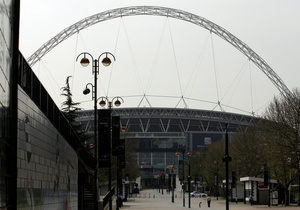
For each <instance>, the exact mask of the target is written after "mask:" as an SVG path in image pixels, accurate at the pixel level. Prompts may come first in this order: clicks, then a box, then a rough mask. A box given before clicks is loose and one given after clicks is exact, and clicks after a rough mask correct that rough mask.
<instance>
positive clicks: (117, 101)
mask: <svg viewBox="0 0 300 210" xmlns="http://www.w3.org/2000/svg"><path fill="white" fill-rule="evenodd" d="M99 99H101V100H100V102H99V105H100V106H101V107H105V105H106V102H108V109H109V113H110V120H109V121H110V123H111V109H112V103H113V102H114V104H115V106H116V107H119V106H120V105H121V101H122V103H124V100H123V98H121V97H119V96H118V97H114V98H112V100H111V101H109V100H108V98H107V97H100V98H98V99H97V101H98V100H99ZM109 127H112V125H110V126H109ZM117 132H120V130H119V131H117ZM110 136H111V135H110ZM110 142H112V141H111V140H110ZM118 146H119V145H118ZM109 148H110V149H109V169H108V177H109V178H108V188H109V190H111V155H112V152H111V145H110V147H109ZM117 170H118V169H117ZM117 196H118V189H117ZM118 199H119V198H118ZM118 208H119V207H118V204H117V209H118ZM109 209H110V210H112V200H111V196H109Z"/></svg>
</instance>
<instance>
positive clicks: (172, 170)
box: [169, 165, 176, 203]
mask: <svg viewBox="0 0 300 210" xmlns="http://www.w3.org/2000/svg"><path fill="white" fill-rule="evenodd" d="M174 170H176V168H175V167H174V166H173V165H172V166H171V167H169V171H170V175H171V176H170V177H171V183H170V184H171V189H172V203H174V185H175V183H174V178H173V172H174Z"/></svg>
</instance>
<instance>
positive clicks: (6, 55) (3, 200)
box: [0, 0, 19, 209]
mask: <svg viewBox="0 0 300 210" xmlns="http://www.w3.org/2000/svg"><path fill="white" fill-rule="evenodd" d="M18 18H19V1H18V0H5V1H4V0H0V209H2V208H5V209H14V208H15V198H14V197H15V187H14V186H15V185H16V180H15V177H16V155H15V153H16V147H15V144H16V135H15V133H16V130H15V128H16V115H15V114H14V113H15V112H16V111H15V109H16V108H15V107H16V95H15V94H16V89H15V87H16V82H15V79H16V77H14V73H15V72H16V69H15V66H16V64H17V62H15V61H16V58H15V55H16V54H15V51H18V32H19V22H18Z"/></svg>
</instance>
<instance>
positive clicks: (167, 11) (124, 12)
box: [27, 6, 291, 96]
mask: <svg viewBox="0 0 300 210" xmlns="http://www.w3.org/2000/svg"><path fill="white" fill-rule="evenodd" d="M136 15H154V16H165V17H170V18H175V19H178V20H183V21H187V22H190V23H193V24H196V25H198V26H200V27H202V28H205V29H207V30H209V31H210V32H212V33H214V34H216V35H217V36H219V37H221V38H222V39H224V40H225V41H227V42H229V43H230V44H231V45H233V46H234V47H235V48H236V49H238V50H239V51H240V52H241V53H243V54H244V55H245V56H246V57H247V58H248V59H249V60H251V61H252V62H253V63H254V64H255V65H256V66H257V67H258V68H259V69H260V70H261V71H263V73H264V74H265V75H266V76H267V77H268V78H269V79H270V80H271V82H272V83H273V84H274V85H275V87H276V88H277V89H278V90H279V91H280V92H281V94H283V95H284V96H288V95H291V91H290V90H289V89H288V88H287V86H286V85H285V84H284V82H283V81H282V79H281V78H280V77H279V76H278V75H277V74H276V73H275V72H274V71H273V69H272V68H271V67H270V66H269V65H268V64H267V62H265V61H264V60H263V59H262V58H261V57H260V56H259V55H258V54H257V53H255V52H254V51H253V50H252V49H251V48H250V47H249V46H248V45H246V44H245V43H244V42H242V41H241V40H240V39H238V38H237V37H235V36H234V35H233V34H231V33H230V32H229V31H227V30H226V29H224V28H222V27H221V26H219V25H217V24H215V23H213V22H211V21H209V20H207V19H205V18H203V17H200V16H197V15H195V14H192V13H189V12H185V11H182V10H178V9H172V8H167V7H159V6H132V7H123V8H118V9H112V10H108V11H105V12H101V13H98V14H95V15H92V16H90V17H87V18H84V19H82V20H80V21H78V22H77V23H75V24H73V25H71V26H69V27H67V28H66V29H64V30H63V31H61V32H60V33H58V34H57V35H56V36H55V37H53V38H52V39H50V40H49V41H47V42H46V43H45V44H43V45H42V46H41V47H40V48H39V49H38V50H37V51H36V52H34V53H33V54H32V55H31V56H30V57H29V58H28V59H27V61H28V64H29V65H30V66H31V67H32V66H33V65H34V64H35V63H36V62H37V61H38V60H40V59H41V58H42V57H43V56H44V55H46V54H47V53H48V52H49V51H50V50H52V49H53V48H54V47H56V46H57V45H58V44H60V43H61V42H62V41H64V40H66V39H67V38H69V37H70V36H72V35H73V34H75V33H77V32H79V31H80V30H83V29H85V28H87V27H90V26H92V25H94V24H96V23H100V22H103V21H106V20H111V19H114V18H120V17H126V16H136Z"/></svg>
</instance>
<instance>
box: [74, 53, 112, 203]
mask: <svg viewBox="0 0 300 210" xmlns="http://www.w3.org/2000/svg"><path fill="white" fill-rule="evenodd" d="M103 55H105V57H104V58H103V60H102V64H103V65H104V66H106V67H107V66H109V65H110V64H111V60H110V58H109V57H108V55H110V56H111V57H113V59H114V61H115V60H116V59H115V56H114V55H113V54H112V53H110V52H104V53H102V54H100V55H99V57H98V59H94V58H93V56H92V55H91V54H90V53H88V52H83V53H80V54H79V55H78V56H77V58H76V61H77V60H78V58H79V57H82V56H83V58H82V59H81V60H80V64H81V65H82V66H83V67H87V66H88V65H89V64H90V60H89V59H88V58H87V56H88V57H90V58H91V59H92V62H93V66H92V74H94V85H93V84H91V83H88V84H87V85H86V88H85V90H84V91H83V94H84V95H86V94H89V93H90V89H88V88H87V87H88V85H91V86H92V100H94V146H95V147H94V156H95V159H96V165H95V170H94V179H95V181H94V184H95V185H94V187H95V193H94V207H95V209H98V199H99V189H98V188H99V186H98V167H99V160H98V136H97V76H98V74H99V61H100V58H101V57H102V56H103Z"/></svg>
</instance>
